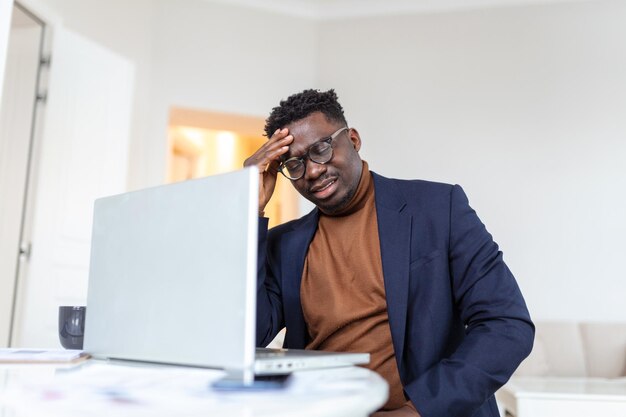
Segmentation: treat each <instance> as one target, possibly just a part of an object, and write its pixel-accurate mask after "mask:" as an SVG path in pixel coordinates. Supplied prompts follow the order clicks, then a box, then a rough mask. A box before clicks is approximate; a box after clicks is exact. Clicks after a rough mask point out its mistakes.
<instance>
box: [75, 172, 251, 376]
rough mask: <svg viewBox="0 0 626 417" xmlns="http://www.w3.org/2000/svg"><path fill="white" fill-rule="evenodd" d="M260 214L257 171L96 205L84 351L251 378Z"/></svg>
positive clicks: (150, 190) (118, 197)
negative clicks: (234, 371)
mask: <svg viewBox="0 0 626 417" xmlns="http://www.w3.org/2000/svg"><path fill="white" fill-rule="evenodd" d="M257 210H258V171H257V170H256V168H247V169H244V170H240V171H236V172H233V173H228V174H221V175H216V176H211V177H207V178H202V179H197V180H191V181H185V182H181V183H176V184H170V185H164V186H159V187H154V188H148V189H144V190H139V191H135V192H130V193H126V194H121V195H116V196H112V197H106V198H101V199H99V200H97V201H96V203H95V209H94V222H93V235H92V247H91V264H90V271H89V289H88V295H87V313H86V314H87V315H86V322H85V323H86V325H85V342H84V349H85V350H86V351H87V352H89V353H91V354H92V355H94V356H95V357H107V358H118V359H129V360H140V361H149V362H162V363H174V364H184V365H194V366H206V367H218V368H233V369H247V368H251V367H252V365H253V361H254V344H255V341H254V337H255V331H254V326H255V312H256V293H255V292H254V291H255V287H256V284H255V282H256V268H257V265H256V258H257V223H258V213H257Z"/></svg>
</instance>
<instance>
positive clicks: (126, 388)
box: [0, 361, 388, 417]
mask: <svg viewBox="0 0 626 417" xmlns="http://www.w3.org/2000/svg"><path fill="white" fill-rule="evenodd" d="M222 376H223V372H221V371H216V370H209V369H198V368H184V367H170V366H158V365H141V364H127V363H123V364H121V363H107V362H101V361H88V362H85V363H83V364H80V365H74V366H70V365H3V366H0V416H1V417H22V416H28V417H40V416H46V417H53V416H63V417H74V416H76V417H78V416H80V417H85V416H106V417H111V416H115V417H120V416H124V417H126V416H128V417H139V416H141V417H144V416H150V417H152V416H167V417H171V416H177V417H178V416H203V417H206V416H225V417H226V416H228V417H238V416H241V417H260V416H271V417H280V416H285V417H287V416H289V417H293V416H295V415H297V416H328V417H332V416H337V417H340V416H341V417H348V416H353V417H366V416H368V415H369V414H370V413H372V412H373V411H375V410H376V409H378V408H379V407H380V406H382V405H383V404H384V403H385V401H386V399H387V392H388V388H387V383H386V382H385V381H384V380H383V379H382V378H381V377H380V376H378V375H377V374H376V373H374V372H371V371H369V370H367V369H363V368H358V367H348V368H336V369H328V370H323V371H301V372H297V373H295V374H294V375H293V380H292V383H291V384H290V385H289V386H288V387H287V388H285V389H283V390H276V391H264V392H245V393H244V392H227V393H224V392H222V393H218V392H215V391H213V390H211V389H210V388H209V384H210V383H211V382H212V381H215V380H216V379H218V378H220V377H222Z"/></svg>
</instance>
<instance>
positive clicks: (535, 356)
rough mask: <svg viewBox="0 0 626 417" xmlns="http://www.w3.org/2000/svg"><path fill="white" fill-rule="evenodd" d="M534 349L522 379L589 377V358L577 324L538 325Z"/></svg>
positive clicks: (521, 372) (524, 364)
mask: <svg viewBox="0 0 626 417" xmlns="http://www.w3.org/2000/svg"><path fill="white" fill-rule="evenodd" d="M535 326H536V331H535V344H534V346H533V350H532V352H531V353H530V355H529V356H528V358H526V360H525V361H524V362H522V364H521V365H520V367H519V368H518V370H517V371H516V372H515V375H518V376H564V377H584V376H586V374H587V372H586V367H585V355H584V352H583V342H582V337H581V332H580V328H579V324H578V323H576V322H556V321H555V322H550V321H545V322H538V323H535Z"/></svg>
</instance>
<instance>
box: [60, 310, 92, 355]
mask: <svg viewBox="0 0 626 417" xmlns="http://www.w3.org/2000/svg"><path fill="white" fill-rule="evenodd" d="M85 310H86V308H85V307H84V306H61V307H59V340H60V341H61V345H62V346H63V347H64V348H65V349H82V348H83V336H84V334H85Z"/></svg>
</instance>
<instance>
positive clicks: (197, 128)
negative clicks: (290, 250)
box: [168, 107, 300, 227]
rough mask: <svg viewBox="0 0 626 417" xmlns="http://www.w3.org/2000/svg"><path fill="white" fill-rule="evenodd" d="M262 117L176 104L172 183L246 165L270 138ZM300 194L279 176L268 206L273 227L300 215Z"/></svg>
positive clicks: (172, 124)
mask: <svg viewBox="0 0 626 417" xmlns="http://www.w3.org/2000/svg"><path fill="white" fill-rule="evenodd" d="M264 124H265V120H264V119H263V118H260V117H253V116H245V115H235V114H229V113H220V112H210V111H203V110H194V109H188V108H182V107H174V108H172V109H171V110H170V120H169V132H168V136H169V153H168V155H169V157H168V182H175V181H182V180H188V179H192V178H199V177H204V176H207V175H214V174H219V173H223V172H228V171H233V170H236V169H240V168H241V167H243V161H244V160H245V159H246V158H247V157H248V156H250V155H252V154H253V153H254V152H255V151H256V150H257V149H258V148H259V147H260V146H261V145H262V144H263V143H264V142H265V141H266V140H267V138H265V137H263V136H262V135H261V132H263V126H264ZM299 201H300V197H299V194H298V193H297V191H296V190H295V189H294V188H293V187H292V185H291V184H290V183H289V181H288V180H286V179H285V178H284V177H283V176H282V175H279V176H278V180H277V183H276V189H275V191H274V195H273V196H272V199H271V200H270V202H269V204H268V205H267V207H266V208H265V216H266V217H268V218H269V226H270V227H273V226H276V225H278V224H281V223H284V222H286V221H289V220H293V219H295V218H297V217H299V216H300V209H299Z"/></svg>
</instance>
